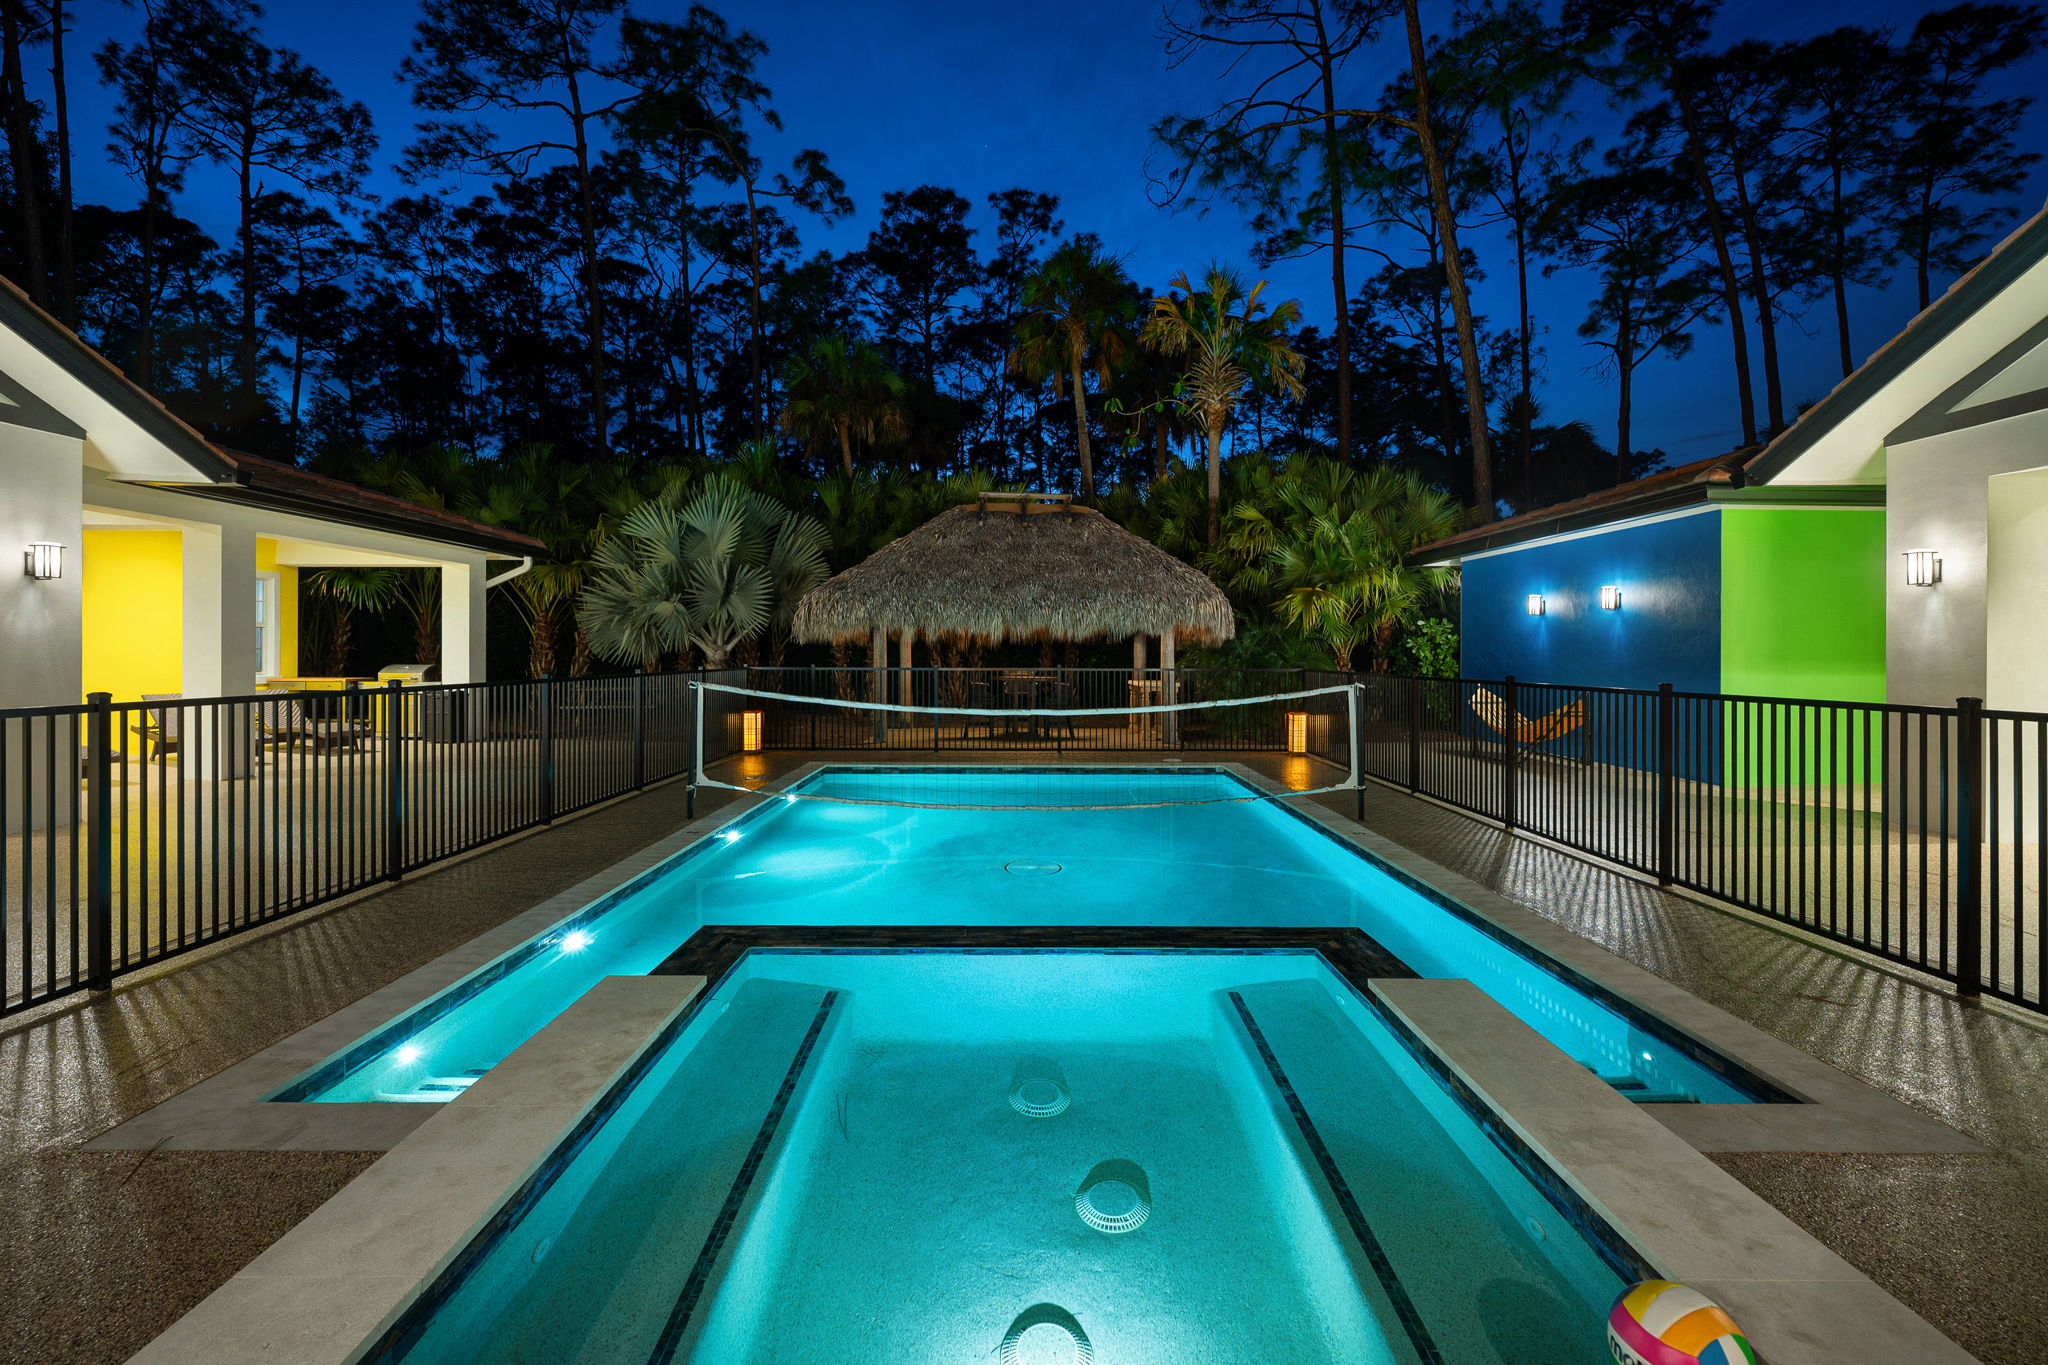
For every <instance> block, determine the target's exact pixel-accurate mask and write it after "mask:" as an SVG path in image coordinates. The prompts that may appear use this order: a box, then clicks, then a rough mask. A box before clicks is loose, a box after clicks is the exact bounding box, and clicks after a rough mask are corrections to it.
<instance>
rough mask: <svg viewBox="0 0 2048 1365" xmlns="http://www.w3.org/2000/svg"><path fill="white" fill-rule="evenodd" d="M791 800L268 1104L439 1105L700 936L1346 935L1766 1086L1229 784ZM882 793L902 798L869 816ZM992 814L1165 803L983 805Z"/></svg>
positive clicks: (1680, 1095)
mask: <svg viewBox="0 0 2048 1365" xmlns="http://www.w3.org/2000/svg"><path fill="white" fill-rule="evenodd" d="M799 790H800V791H801V792H802V793H804V794H805V795H807V796H815V797H819V798H825V799H819V800H771V801H769V802H767V803H765V804H763V805H761V806H759V807H757V808H756V809H755V810H753V811H751V812H749V813H748V814H747V815H746V816H743V817H741V818H740V819H739V820H737V821H736V822H734V823H733V824H731V825H729V826H728V827H727V828H726V830H725V832H724V834H723V835H722V836H719V837H714V838H711V839H708V840H704V841H701V842H700V843H699V844H697V845H694V846H693V847H692V848H690V849H687V850H685V851H684V852H683V853H681V854H679V855H677V857H675V858H673V859H671V860H669V861H668V862H667V863H665V864H664V865H663V866H661V867H660V868H657V869H655V870H654V871H653V872H651V873H649V874H646V875H643V876H642V877H641V878H639V879H637V880H636V881H635V882H633V883H631V884H629V885H628V886H627V887H624V888H622V889H621V890H620V891H619V892H615V893H613V894H612V895H610V896H608V897H606V898H604V899H602V900H600V901H598V902H596V903H595V904H594V905H592V906H590V907H588V908H586V909H585V910H583V911H579V912H577V913H576V914H574V915H571V916H569V917H568V918H567V919H565V920H563V921H562V922H561V923H560V924H558V925H556V926H555V927H554V928H552V929H550V930H548V931H547V932H545V933H543V934H541V935H540V936H538V937H537V938H535V939H534V940H532V941H530V942H529V943H527V944H526V945H524V946H523V947H521V948H520V949H517V950H515V951H514V952H512V953H510V954H507V955H506V956H505V957H504V958H501V959H499V960H498V961H497V962H495V963H493V964H491V965H489V966H487V967H485V968H483V969H481V970H480V971H478V972H476V973H473V974H472V975H471V976H470V977H468V978H466V979H465V980H464V981H462V982H458V983H457V984H456V985H455V986H453V987H450V988H449V989H448V990H447V991H444V992H443V993H442V994H441V995H440V996H437V997H436V998H434V999H433V1000H429V1001H427V1002H426V1003H425V1004H423V1005H422V1006H420V1007H419V1008H417V1009H415V1010H413V1011H410V1012H409V1013H408V1014H407V1015H405V1016H401V1018H400V1019H398V1020H395V1021H393V1022H392V1023H391V1024H389V1025H387V1026H385V1027H383V1028H380V1029H378V1030H377V1031H375V1032H374V1033H372V1034H371V1035H369V1036H367V1037H366V1038H364V1039H362V1040H360V1041H358V1042H357V1043H356V1044H354V1045H352V1046H351V1047H350V1048H349V1049H347V1050H345V1051H344V1052H342V1053H340V1054H337V1056H336V1057H334V1058H331V1059H329V1060H328V1061H327V1062H325V1063H323V1064H321V1066H319V1067H317V1068H315V1069H314V1070H312V1071H310V1072H308V1073H307V1074H306V1075H304V1076H302V1077H300V1078H298V1079H297V1080H295V1081H293V1082H292V1083H291V1084H290V1085H288V1086H286V1087H285V1088H284V1089H283V1090H281V1091H279V1092H278V1094H277V1095H276V1096H274V1098H276V1099H279V1100H315V1101H379V1100H382V1101H444V1100H447V1099H449V1098H452V1097H453V1096H454V1095H456V1094H459V1093H461V1091H462V1089H463V1088H465V1087H466V1086H467V1085H469V1084H470V1083H471V1082H472V1081H473V1080H474V1079H475V1078H476V1077H478V1076H481V1075H482V1074H483V1073H484V1072H485V1071H487V1070H488V1069H489V1068H490V1067H491V1066H493V1065H495V1064H496V1063H497V1062H498V1061H499V1060H501V1059H502V1058H504V1057H505V1056H506V1055H508V1054H509V1053H510V1052H511V1051H512V1050H513V1049H514V1048H516V1047H517V1046H518V1045H519V1044H520V1043H522V1042H524V1041H525V1040H526V1039H527V1038H529V1037H531V1036H532V1035H533V1034H534V1033H535V1032H537V1031H538V1030H539V1029H540V1028H541V1027H542V1026H543V1025H545V1024H546V1023H547V1022H548V1021H549V1020H551V1019H553V1018H554V1017H555V1016H556V1015H558V1014H559V1013H561V1011H562V1010H564V1009H566V1008H567V1007H568V1006H569V1004H570V1003H571V1002H572V1001H574V1000H575V999H576V998H577V997H578V996H580V995H581V994H582V993H583V992H584V991H585V990H587V989H589V987H590V986H591V985H592V984H593V983H594V982H595V981H596V980H597V979H598V978H599V977H602V976H605V975H636V974H641V973H646V972H649V971H652V970H654V969H655V968H656V967H658V966H659V965H660V964H661V963H662V961H663V960H664V959H665V958H667V957H668V956H669V955H670V954H671V953H673V952H674V951H675V950H676V948H677V947H678V946H679V945H680V944H682V942H683V941H684V940H685V939H687V938H688V937H689V936H690V935H691V934H692V933H693V932H695V931H696V930H697V929H698V928H699V927H701V926H703V925H710V924H734V925H747V924H790V925H852V924H891V925H959V924H974V925H1018V926H1031V925H1189V926H1224V925H1230V926H1242V925H1254V926H1344V927H1357V928H1359V929H1361V930H1363V931H1364V932H1365V933H1366V934H1368V935H1370V936H1371V937H1372V938H1373V939H1375V940H1377V941H1378V942H1379V943H1380V944H1381V945H1383V946H1384V947H1385V948H1387V949H1388V950H1390V951H1391V952H1392V953H1393V955H1394V956H1396V957H1397V958H1399V959H1400V960H1401V961H1402V962H1404V963H1406V964H1407V965H1408V966H1409V967H1410V968H1412V969H1413V970H1414V971H1415V972H1416V973H1417V974H1419V975H1421V976H1425V977H1462V978H1468V979H1470V980H1472V981H1473V982H1475V983H1476V984H1477V985H1478V986H1479V987H1480V988H1481V989H1482V990H1485V991H1486V992H1487V993H1488V994H1490V995H1491V996H1493V997H1494V998H1495V999H1496V1000H1499V1001H1500V1002H1501V1003H1502V1004H1503V1005H1505V1006H1506V1007H1507V1008H1508V1009H1510V1010H1512V1011H1513V1012H1514V1013H1515V1014H1516V1015H1517V1016H1518V1017H1520V1018H1521V1019H1523V1020H1524V1021H1525V1022H1527V1023H1528V1024H1530V1025H1531V1026H1532V1027H1534V1028H1536V1029H1537V1030H1538V1031H1539V1032H1541V1033H1542V1034H1543V1035H1544V1036H1545V1037H1547V1038H1549V1039H1550V1041H1551V1042H1553V1043H1555V1044H1556V1045H1557V1046H1558V1047H1559V1048H1561V1049H1563V1050H1564V1051H1565V1052H1566V1053H1568V1054H1570V1055H1571V1056H1573V1057H1575V1058H1577V1059H1578V1060H1579V1061H1580V1062H1582V1063H1584V1064H1585V1065H1586V1066H1588V1067H1590V1068H1592V1069H1593V1070H1594V1071H1596V1072H1598V1073H1599V1074H1601V1075H1602V1076H1604V1077H1607V1078H1608V1079H1609V1080H1610V1082H1611V1083H1613V1084H1615V1085H1616V1086H1617V1087H1618V1088H1620V1089H1622V1090H1623V1091H1624V1092H1625V1093H1628V1094H1630V1095H1632V1096H1633V1097H1635V1098H1638V1099H1652V1100H1657V1099H1668V1100H1682V1099H1694V1100H1699V1101H1703V1102H1713V1103H1742V1102H1747V1101H1750V1100H1752V1099H1755V1098H1758V1097H1760V1094H1761V1092H1760V1091H1759V1090H1758V1088H1757V1083H1755V1082H1753V1081H1750V1080H1746V1079H1745V1078H1744V1077H1743V1074H1742V1073H1741V1071H1740V1069H1739V1068H1735V1067H1732V1066H1729V1065H1728V1064H1725V1063H1723V1062H1721V1061H1720V1059H1718V1058H1714V1057H1712V1056H1711V1054H1706V1053H1704V1052H1703V1050H1700V1049H1698V1048H1697V1047H1692V1046H1686V1045H1683V1044H1682V1043H1680V1042H1678V1041H1676V1040H1675V1039H1674V1038H1673V1036H1672V1035H1670V1034H1669V1033H1668V1032H1666V1033H1661V1034H1660V1032H1659V1031H1658V1030H1656V1029H1655V1028H1654V1027H1652V1026H1651V1025H1650V1024H1649V1023H1648V1021H1646V1020H1643V1019H1641V1018H1639V1017H1633V1016H1632V1015H1630V1014H1629V1013H1628V1012H1626V1011H1625V1010H1624V1009H1622V1008H1621V1007H1619V1006H1618V1005H1617V1004H1616V1003H1615V1002H1612V1001H1608V1000H1603V999H1600V998H1595V995H1594V994H1593V993H1591V991H1590V988H1589V987H1587V986H1586V985H1585V984H1584V983H1581V982H1577V981H1574V980H1570V979H1566V978H1565V977H1564V976H1562V975H1560V974H1559V973H1558V971H1557V970H1556V969H1555V968H1554V967H1552V966H1551V965H1550V964H1547V963H1546V962H1545V961H1544V960H1543V959H1541V958H1540V957H1539V956H1537V955H1535V954H1534V953H1533V952H1530V951H1528V950H1526V949H1523V948H1521V947H1520V945H1516V944H1513V943H1511V942H1509V941H1506V940H1504V939H1503V938H1500V937H1496V936H1494V935H1493V934H1490V933H1489V932H1487V931H1486V930H1485V929H1483V928H1481V927H1479V925H1478V923H1477V922H1476V921H1475V920H1473V919H1469V918H1466V917H1464V916H1462V915H1461V914H1460V913H1458V912H1457V911H1456V910H1454V909H1452V908H1449V907H1447V906H1446V905H1445V904H1441V903H1439V902H1438V901H1437V900H1434V899H1432V898H1431V897H1430V896H1428V895H1425V894H1423V892H1421V891H1419V890H1417V889H1416V888H1415V887H1413V886H1411V885H1409V884H1408V883H1406V882H1405V881H1403V880H1401V879H1400V878H1398V877H1397V876H1396V875H1394V874H1392V873H1391V872H1390V871H1388V870H1387V869H1385V868H1383V867H1381V866H1380V865H1379V864H1377V863H1376V862H1374V861H1372V860H1370V859H1369V858H1366V857H1364V856H1362V855H1360V854H1359V853H1358V852H1356V851H1355V850H1353V849H1351V848H1350V847H1348V846H1346V845H1344V844H1342V843H1340V842H1338V841H1337V840H1335V839H1333V838H1331V837H1329V836H1328V835H1327V834H1325V833H1323V832H1322V831H1321V830H1320V829H1318V828H1317V827H1316V826H1314V825H1313V824H1312V823H1310V822H1309V821H1308V820H1306V819H1305V818H1302V817H1299V816H1297V815H1295V814H1293V813H1292V812H1290V811H1289V810H1287V809H1285V808H1284V807H1283V806H1282V805H1281V804H1280V803H1278V802H1272V801H1262V800H1243V799H1235V798H1245V797H1249V796H1252V795H1253V794H1254V789H1253V788H1251V787H1249V786H1247V785H1246V784H1245V783H1243V782H1242V781H1240V780H1239V779H1238V778H1236V777H1234V776H1232V775H1230V774H1228V773H1224V772H1219V771H1216V770H1212V769H1180V770H1157V769H1151V770H1131V769H1117V770H1093V771H1091V770H1074V769H1039V770H1030V769H988V768H927V769H861V768H830V769H825V770H822V771H820V772H818V773H816V774H814V775H813V776H812V777H810V778H809V779H807V780H806V781H805V782H804V783H803V784H802V786H801V788H800V789H799ZM890 801H895V802H904V803H914V804H900V805H889V804H864V803H869V802H890ZM995 801H1000V802H1003V803H1007V804H1010V805H1031V804H1041V805H1058V806H1074V805H1084V804H1090V803H1095V804H1102V805H1121V806H1131V805H1134V804H1136V803H1157V804H1147V805H1143V806H1142V807H1141V808H1135V809H1099V810H1071V809H1068V810H1027V809H1010V810H987V809H980V808H977V807H979V806H981V805H984V804H987V803H990V802H995ZM1175 802H1193V803H1196V804H1172V803H1175ZM947 803H953V804H951V805H950V806H949V805H948V804H947ZM935 805H936V806H938V807H940V808H936V809H934V808H931V807H933V806H935Z"/></svg>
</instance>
